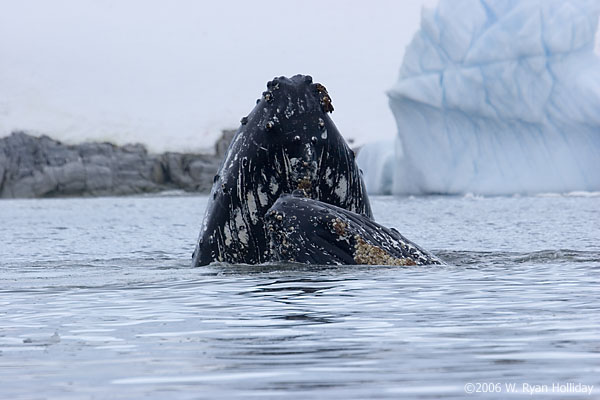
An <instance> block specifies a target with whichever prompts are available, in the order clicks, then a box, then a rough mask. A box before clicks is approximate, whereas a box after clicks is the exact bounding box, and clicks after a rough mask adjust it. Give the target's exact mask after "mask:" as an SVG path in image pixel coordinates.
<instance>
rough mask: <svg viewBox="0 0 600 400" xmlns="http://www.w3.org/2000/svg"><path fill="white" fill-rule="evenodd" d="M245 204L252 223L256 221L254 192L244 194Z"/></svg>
mask: <svg viewBox="0 0 600 400" xmlns="http://www.w3.org/2000/svg"><path fill="white" fill-rule="evenodd" d="M246 205H247V206H248V213H249V214H250V220H251V221H252V223H253V224H254V225H256V224H257V223H258V212H257V211H258V209H257V208H256V200H255V197H254V193H252V192H248V193H247V194H246Z"/></svg>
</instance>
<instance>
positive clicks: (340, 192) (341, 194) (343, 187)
mask: <svg viewBox="0 0 600 400" xmlns="http://www.w3.org/2000/svg"><path fill="white" fill-rule="evenodd" d="M334 193H335V194H336V195H337V196H338V198H339V199H340V200H344V199H345V198H346V196H348V181H347V180H346V177H345V176H340V180H339V181H338V185H337V187H336V188H335V190H334Z"/></svg>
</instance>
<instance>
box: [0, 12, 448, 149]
mask: <svg viewBox="0 0 600 400" xmlns="http://www.w3.org/2000/svg"><path fill="white" fill-rule="evenodd" d="M436 3H437V1H436V0H378V1H374V2H367V1H364V0H363V1H358V0H356V1H349V0H333V1H332V0H328V1H325V0H308V1H306V0H305V1H275V0H273V1H270V0H253V1H224V0H220V1H211V2H208V1H193V0H177V1H167V0H164V1H152V0H127V1H124V0H53V1H45V0H39V1H32V0H18V1H15V0H0V136H4V135H6V134H8V133H9V132H10V131H12V130H14V129H25V130H33V131H35V132H36V133H46V134H49V135H50V136H53V137H56V138H60V139H63V140H65V141H67V142H78V141H81V140H84V139H94V140H111V141H114V142H117V143H127V142H142V143H145V144H147V145H149V146H150V148H151V149H152V150H156V151H158V150H166V149H169V150H184V149H185V150H194V149H201V148H206V147H210V146H211V145H212V142H213V141H214V139H215V138H216V137H217V136H218V134H219V132H220V130H221V129H223V128H237V126H238V125H239V120H240V118H241V117H242V116H244V115H246V114H247V113H248V112H249V111H250V110H251V109H252V108H253V106H254V102H255V100H256V98H258V97H259V96H260V94H261V92H262V91H263V90H265V84H266V82H267V81H268V80H270V79H272V78H273V77H274V76H280V75H286V76H291V75H294V74H297V73H302V74H309V75H312V76H313V78H314V79H315V81H318V82H321V83H323V84H324V85H325V86H326V87H327V88H328V90H329V92H330V94H331V96H332V99H333V104H334V106H335V112H334V113H333V114H332V118H333V119H334V121H335V123H336V124H337V126H338V128H339V129H340V131H341V132H342V134H343V135H344V136H345V137H346V138H355V139H357V140H358V141H359V142H365V141H370V140H374V139H383V138H390V137H392V136H393V135H394V134H395V130H396V129H395V121H394V119H393V116H392V114H391V112H390V111H389V108H388V105H387V98H386V95H385V90H387V89H389V88H390V87H391V86H392V84H393V83H394V82H395V80H396V79H397V77H398V71H399V68H400V64H401V61H402V56H403V54H404V49H405V47H406V46H407V44H408V43H409V42H410V40H411V38H412V36H413V34H414V33H415V32H416V30H417V29H418V27H419V22H420V12H421V7H422V6H423V5H426V6H427V7H434V6H435V4H436Z"/></svg>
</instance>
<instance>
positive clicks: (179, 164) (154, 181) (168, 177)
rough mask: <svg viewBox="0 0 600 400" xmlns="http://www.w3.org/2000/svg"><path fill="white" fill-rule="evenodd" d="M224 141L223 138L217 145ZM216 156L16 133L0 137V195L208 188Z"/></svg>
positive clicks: (23, 195) (217, 161) (49, 194)
mask: <svg viewBox="0 0 600 400" xmlns="http://www.w3.org/2000/svg"><path fill="white" fill-rule="evenodd" d="M227 140H230V138H229V137H227V138H226V137H225V136H224V138H223V139H222V140H221V141H220V142H219V143H220V144H217V146H224V144H223V141H227ZM227 145H228V143H227ZM220 160H221V157H220V156H218V155H211V154H187V153H186V154H184V153H164V154H151V153H148V151H147V150H146V148H145V147H144V146H142V145H139V144H135V145H126V146H116V145H113V144H110V143H83V144H80V145H66V144H63V143H61V142H59V141H56V140H53V139H51V138H49V137H48V136H41V137H35V136H31V135H28V134H26V133H24V132H15V133H13V134H11V135H10V136H8V137H5V138H2V139H0V197H2V198H14V197H19V198H28V197H58V196H102V195H128V194H136V193H148V192H158V191H162V190H170V189H183V190H186V191H194V192H207V191H209V190H210V188H211V186H212V183H213V177H214V175H215V173H216V171H217V169H218V166H219V163H220Z"/></svg>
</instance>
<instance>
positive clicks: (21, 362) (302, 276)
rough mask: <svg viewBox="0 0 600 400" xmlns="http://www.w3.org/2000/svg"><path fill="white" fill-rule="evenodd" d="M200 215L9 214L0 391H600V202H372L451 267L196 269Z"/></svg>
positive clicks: (192, 206) (419, 394) (26, 209)
mask: <svg viewBox="0 0 600 400" xmlns="http://www.w3.org/2000/svg"><path fill="white" fill-rule="evenodd" d="M205 203H206V198H204V197H185V196H184V197H166V198H165V197H139V198H104V199H66V200H11V201H3V202H2V203H1V204H0V219H1V221H2V224H3V226H4V227H8V229H6V228H5V229H3V230H2V231H1V232H0V240H1V243H3V244H2V246H1V247H0V248H1V249H2V254H1V255H2V260H1V261H0V305H1V309H2V311H1V314H0V315H1V317H0V379H1V381H2V386H1V387H0V396H1V397H2V398H7V399H8V398H10V399H38V398H39V399H45V398H52V399H104V398H111V399H131V398H151V399H163V398H178V399H201V398H256V397H265V398H330V397H332V396H337V397H339V398H353V399H354V398H356V399H364V398H419V399H430V398H465V397H466V396H468V395H467V394H466V393H465V391H464V388H465V384H467V383H483V382H487V383H501V384H502V385H504V384H505V383H517V391H518V393H516V394H512V395H511V396H510V398H520V397H523V398H531V396H530V395H529V394H528V393H525V392H523V391H521V389H522V384H523V383H529V384H532V385H534V384H539V385H543V384H545V385H550V386H551V385H552V384H553V383H568V382H573V383H582V384H586V385H595V392H594V393H593V394H592V396H591V397H590V396H587V395H584V394H577V393H566V394H565V393H562V394H558V398H562V397H568V398H587V399H589V398H594V397H598V396H600V391H599V389H600V378H599V377H600V338H599V335H598V333H599V332H600V331H599V328H600V292H599V291H598V284H599V283H600V247H599V244H600V233H599V231H598V229H599V228H598V227H599V226H600V221H599V217H598V211H599V210H600V208H599V206H600V198H596V197H592V198H590V197H568V196H557V197H531V198H528V197H525V198H471V197H467V198H464V197H460V198H458V197H457V198H453V197H450V198H439V197H425V198H389V197H376V198H374V199H373V205H374V210H375V214H376V217H377V215H378V214H384V213H385V216H382V217H381V218H378V219H379V220H380V221H382V222H383V223H385V224H387V225H392V226H395V227H397V228H398V229H399V230H400V231H401V232H402V233H403V234H405V235H406V236H407V237H409V238H411V239H413V240H415V241H416V242H417V243H419V244H421V245H423V246H424V247H426V248H429V249H432V250H434V252H436V253H437V254H438V255H439V256H441V257H442V258H443V259H444V260H446V261H447V263H448V265H446V266H432V267H408V268H407V267H366V266H352V267H348V266H345V267H326V266H299V265H293V264H290V265H285V264H279V265H275V264H273V265H263V266H247V265H218V264H217V265H212V266H209V267H205V268H197V269H192V268H190V267H189V261H190V255H191V250H192V249H193V244H194V239H195V237H196V235H197V229H198V227H199V222H200V219H201V217H202V214H203V211H204V205H205ZM547 395H548V396H551V395H553V393H551V392H550V393H547ZM470 396H471V397H482V396H484V397H485V398H506V397H507V396H508V393H507V392H506V390H505V389H504V386H503V392H501V393H492V394H489V393H488V394H486V393H474V394H472V395H470ZM552 397H553V398H557V394H556V393H555V394H554V396H552Z"/></svg>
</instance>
